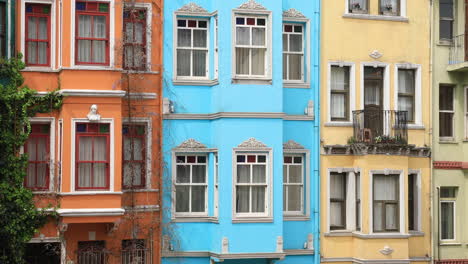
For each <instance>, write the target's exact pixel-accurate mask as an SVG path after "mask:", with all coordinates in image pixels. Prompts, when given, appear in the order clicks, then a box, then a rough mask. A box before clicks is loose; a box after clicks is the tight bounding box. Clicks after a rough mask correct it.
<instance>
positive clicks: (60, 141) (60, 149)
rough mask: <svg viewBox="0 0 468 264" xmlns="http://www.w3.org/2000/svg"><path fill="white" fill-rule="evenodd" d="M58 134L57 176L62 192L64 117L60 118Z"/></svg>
mask: <svg viewBox="0 0 468 264" xmlns="http://www.w3.org/2000/svg"><path fill="white" fill-rule="evenodd" d="M57 130H58V132H57V135H58V140H57V142H58V144H59V145H58V147H57V150H58V152H59V153H58V154H59V155H58V157H57V161H58V162H57V165H58V166H57V170H58V175H57V177H59V178H58V186H57V188H56V189H57V192H61V191H62V182H63V180H62V176H63V167H62V165H63V164H62V162H63V119H62V118H60V119H59V120H58V126H57Z"/></svg>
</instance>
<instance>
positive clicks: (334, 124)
mask: <svg viewBox="0 0 468 264" xmlns="http://www.w3.org/2000/svg"><path fill="white" fill-rule="evenodd" d="M324 126H325V127H353V123H352V122H339V121H336V122H333V121H332V122H326V123H325V124H324Z"/></svg>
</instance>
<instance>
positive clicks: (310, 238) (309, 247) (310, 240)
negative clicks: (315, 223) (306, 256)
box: [305, 234, 314, 251]
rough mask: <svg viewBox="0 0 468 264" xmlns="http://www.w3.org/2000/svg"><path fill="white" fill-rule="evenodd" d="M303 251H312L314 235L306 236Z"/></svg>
mask: <svg viewBox="0 0 468 264" xmlns="http://www.w3.org/2000/svg"><path fill="white" fill-rule="evenodd" d="M305 249H307V250H312V251H313V250H314V235H313V234H308V235H307V244H306V247H305Z"/></svg>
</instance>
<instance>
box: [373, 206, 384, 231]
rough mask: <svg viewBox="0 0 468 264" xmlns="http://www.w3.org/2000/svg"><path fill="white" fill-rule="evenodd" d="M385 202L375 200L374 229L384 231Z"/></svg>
mask: <svg viewBox="0 0 468 264" xmlns="http://www.w3.org/2000/svg"><path fill="white" fill-rule="evenodd" d="M383 212H384V211H383V203H376V202H374V211H373V213H374V216H373V222H374V231H383V230H384V229H383Z"/></svg>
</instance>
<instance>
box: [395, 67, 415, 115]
mask: <svg viewBox="0 0 468 264" xmlns="http://www.w3.org/2000/svg"><path fill="white" fill-rule="evenodd" d="M414 77H415V76H414V71H413V70H399V71H398V93H399V96H398V110H400V111H408V116H407V117H408V120H410V121H412V120H414V98H415V97H414V96H415V94H414V92H415V91H414V85H415V83H414V80H415V78H414Z"/></svg>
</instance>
